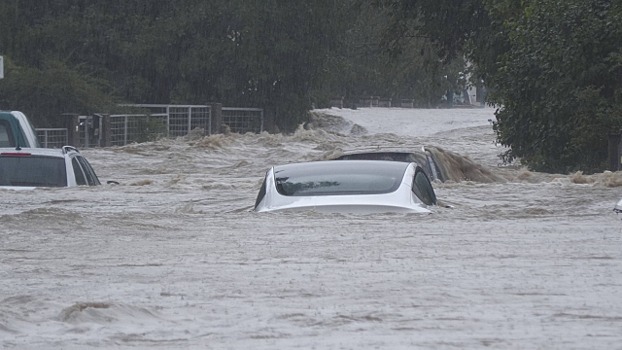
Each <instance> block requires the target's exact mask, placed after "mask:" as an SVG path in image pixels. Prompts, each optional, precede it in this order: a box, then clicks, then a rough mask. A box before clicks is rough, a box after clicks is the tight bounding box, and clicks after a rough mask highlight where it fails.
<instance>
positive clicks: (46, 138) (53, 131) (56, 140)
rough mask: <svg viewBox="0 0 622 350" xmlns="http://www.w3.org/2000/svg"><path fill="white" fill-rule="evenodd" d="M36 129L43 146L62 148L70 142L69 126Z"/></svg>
mask: <svg viewBox="0 0 622 350" xmlns="http://www.w3.org/2000/svg"><path fill="white" fill-rule="evenodd" d="M36 131H37V139H38V140H39V144H40V145H41V147H45V148H61V147H63V146H65V145H66V144H67V143H68V132H67V128H39V129H37V130H36Z"/></svg>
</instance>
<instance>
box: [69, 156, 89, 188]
mask: <svg viewBox="0 0 622 350" xmlns="http://www.w3.org/2000/svg"><path fill="white" fill-rule="evenodd" d="M71 166H72V167H73V173H74V174H75V175H76V183H77V184H78V186H86V178H85V177H84V172H83V171H82V167H81V166H80V164H79V163H78V159H76V158H72V159H71Z"/></svg>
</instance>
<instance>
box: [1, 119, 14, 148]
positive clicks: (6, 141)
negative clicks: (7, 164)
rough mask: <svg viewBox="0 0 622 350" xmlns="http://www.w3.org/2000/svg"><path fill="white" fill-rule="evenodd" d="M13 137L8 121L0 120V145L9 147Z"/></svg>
mask: <svg viewBox="0 0 622 350" xmlns="http://www.w3.org/2000/svg"><path fill="white" fill-rule="evenodd" d="M12 139H13V137H12V135H11V129H10V127H9V125H8V123H7V122H6V121H4V120H0V147H11V145H12V144H13V141H12Z"/></svg>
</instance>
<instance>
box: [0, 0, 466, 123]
mask: <svg viewBox="0 0 622 350" xmlns="http://www.w3.org/2000/svg"><path fill="white" fill-rule="evenodd" d="M388 22H389V21H388V10H387V9H383V10H378V9H377V8H375V7H372V6H370V5H369V4H368V3H367V2H365V1H360V0H338V1H335V0H311V1H285V0H212V1H202V0H177V1H164V0H151V1H138V0H123V1H122V0H89V1H86V0H49V1H40V0H19V1H17V0H15V1H13V0H11V1H3V2H0V48H1V49H2V52H1V53H0V54H3V55H4V56H5V57H6V58H7V61H10V62H12V63H11V64H10V65H9V66H8V69H7V74H6V76H7V77H6V79H4V80H3V81H0V94H1V95H0V103H2V107H3V108H9V109H19V110H23V111H24V112H26V113H28V114H29V115H30V116H31V117H32V119H33V120H34V121H35V124H36V125H38V126H44V125H54V124H56V125H57V122H58V121H59V120H58V119H59V116H60V115H61V114H62V113H65V112H76V113H90V112H93V111H98V112H106V111H110V110H112V109H114V108H115V105H116V104H117V102H119V101H124V102H129V103H179V104H185V103H187V104H203V103H206V102H212V101H214V102H221V103H223V104H224V105H229V106H253V107H263V108H265V109H266V112H267V113H271V114H273V115H275V116H276V120H277V124H278V126H279V127H280V128H281V129H283V130H292V129H294V128H295V127H296V126H297V125H298V124H299V123H300V122H301V121H303V120H304V119H305V118H306V111H307V110H308V109H309V108H311V107H312V106H313V105H315V106H318V107H322V106H326V104H327V103H328V100H329V99H330V98H331V97H333V96H345V97H346V98H348V99H351V100H355V99H357V98H358V97H361V96H366V95H378V96H383V97H393V98H394V99H399V98H417V100H418V102H419V104H420V105H425V106H428V105H431V106H433V105H436V104H437V103H438V102H439V101H440V98H441V96H442V95H443V94H444V93H445V90H447V89H448V88H453V86H452V84H451V83H449V82H448V80H447V79H446V78H444V77H445V76H452V75H456V74H455V73H456V72H457V71H458V70H460V69H461V68H462V67H459V68H457V67H455V66H451V67H450V66H448V65H445V64H443V63H441V62H439V61H438V59H437V58H436V55H435V54H434V52H435V51H436V47H435V46H434V44H432V43H431V42H430V41H429V40H428V39H425V38H420V40H416V41H413V42H411V43H409V44H408V45H407V47H406V49H405V53H406V54H404V55H401V56H395V55H389V54H388V52H386V51H385V50H384V49H383V47H382V44H383V42H385V41H387V39H386V38H384V37H383V36H382V33H383V32H384V31H385V30H386V27H387V25H388ZM449 67H450V68H449ZM453 85H455V84H453Z"/></svg>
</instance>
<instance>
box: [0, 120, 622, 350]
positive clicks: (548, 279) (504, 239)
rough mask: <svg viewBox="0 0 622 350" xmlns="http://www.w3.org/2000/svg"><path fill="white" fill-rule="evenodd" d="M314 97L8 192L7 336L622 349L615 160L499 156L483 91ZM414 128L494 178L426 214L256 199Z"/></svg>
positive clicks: (154, 343)
mask: <svg viewBox="0 0 622 350" xmlns="http://www.w3.org/2000/svg"><path fill="white" fill-rule="evenodd" d="M316 112H317V117H316V118H315V120H314V122H312V123H310V124H309V125H307V126H306V128H303V127H301V128H300V129H299V130H298V131H297V132H296V133H294V134H292V135H269V134H260V135H253V134H246V135H237V134H234V135H215V136H211V137H207V138H201V137H196V138H192V137H188V138H180V139H176V140H160V141H157V142H153V143H144V144H136V145H129V146H125V147H116V148H106V149H88V150H84V151H83V153H84V154H85V155H86V156H87V158H88V159H89V160H90V161H91V163H92V165H93V166H94V168H95V170H96V171H97V173H98V175H99V177H100V179H101V180H102V182H105V181H106V180H117V181H119V182H120V183H121V184H120V185H116V186H115V185H105V186H101V187H99V188H79V189H38V190H36V191H19V192H15V191H0V196H1V197H0V198H1V200H0V225H1V227H2V229H1V231H0V232H1V233H0V279H1V280H2V284H0V348H3V349H89V348H101V349H110V348H132V349H153V348H159V349H171V348H183V349H206V348H209V349H312V348H316V349H467V348H471V349H474V348H488V349H620V348H622V346H621V345H620V344H622V298H620V291H621V290H622V221H621V220H620V219H622V216H620V217H618V216H616V215H615V214H614V213H613V211H612V209H613V206H614V205H615V203H616V202H617V201H618V200H619V199H620V198H621V197H622V191H621V187H620V186H622V174H619V173H604V174H596V175H590V176H585V175H582V174H570V175H550V174H540V173H532V172H529V171H527V170H525V169H522V168H520V167H518V166H503V167H501V166H499V162H500V161H499V158H498V157H497V155H498V154H499V153H501V152H503V148H502V147H500V146H498V145H496V144H495V142H494V139H495V137H494V133H493V131H492V128H491V125H490V123H489V122H488V119H494V116H493V111H492V110H490V109H464V110H459V109H452V110H401V109H379V108H378V109H359V110H336V109H335V110H322V111H316ZM327 113H329V114H332V115H334V117H328V116H326V115H325V114H327ZM424 145H431V146H437V147H441V148H443V149H445V150H447V151H450V152H456V153H458V154H460V155H462V156H464V157H468V159H470V160H473V161H474V162H476V163H478V164H481V165H483V166H485V167H487V168H488V169H490V170H491V171H492V172H493V173H494V174H496V175H498V176H499V178H500V179H502V180H500V181H496V182H490V183H485V182H478V181H476V180H473V179H471V180H464V181H455V182H454V181H452V182H447V183H435V189H436V192H437V196H438V198H439V199H441V200H443V201H444V202H445V203H448V204H450V205H451V206H452V208H435V210H434V213H433V214H431V215H421V214H378V215H366V216H357V215H338V214H333V215H331V214H319V213H315V212H303V213H263V214H258V213H254V212H253V211H252V206H253V204H254V201H255V196H256V193H257V191H258V189H259V185H260V184H261V181H262V179H263V175H264V173H265V171H266V170H267V169H268V168H269V167H270V166H271V165H273V164H280V163H289V162H296V161H306V160H319V159H328V158H332V157H334V156H337V155H339V154H341V153H342V152H345V151H348V150H356V149H362V148H367V149H369V148H374V147H393V148H405V149H408V148H420V147H421V146H424Z"/></svg>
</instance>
